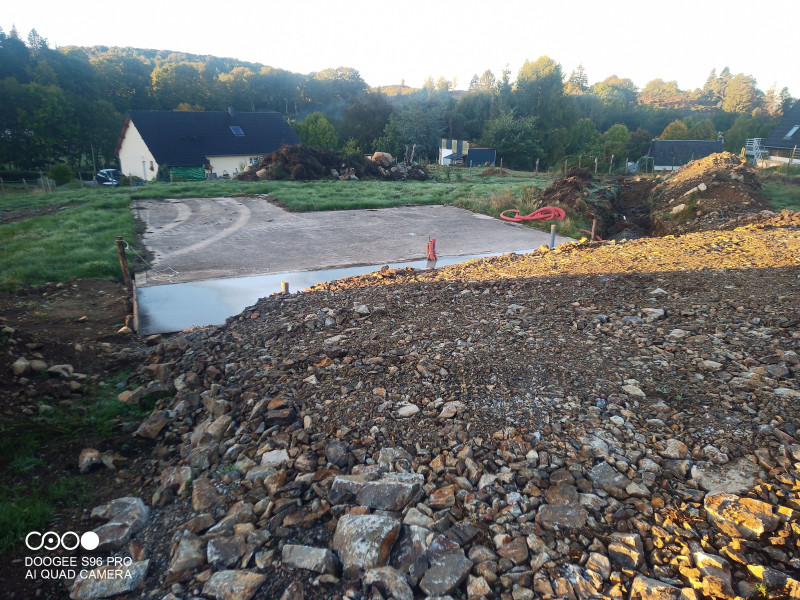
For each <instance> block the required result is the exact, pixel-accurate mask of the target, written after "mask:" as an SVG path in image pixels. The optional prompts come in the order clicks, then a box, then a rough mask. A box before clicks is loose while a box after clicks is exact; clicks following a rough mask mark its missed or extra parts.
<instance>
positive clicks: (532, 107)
mask: <svg viewBox="0 0 800 600" xmlns="http://www.w3.org/2000/svg"><path fill="white" fill-rule="evenodd" d="M513 101H514V109H515V113H516V114H517V115H519V116H522V117H536V118H537V119H538V121H539V126H540V127H541V128H542V129H549V128H552V127H557V126H560V125H561V124H562V121H563V117H564V105H565V102H564V81H563V74H562V72H561V65H559V64H558V63H557V62H556V61H554V60H553V59H552V58H550V57H549V56H541V57H539V58H538V59H536V60H535V61H533V62H531V61H528V60H526V61H525V63H524V64H523V65H522V68H520V70H519V74H518V75H517V81H516V85H515V87H514V92H513Z"/></svg>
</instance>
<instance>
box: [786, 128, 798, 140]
mask: <svg viewBox="0 0 800 600" xmlns="http://www.w3.org/2000/svg"><path fill="white" fill-rule="evenodd" d="M798 129H800V125H795V126H794V127H792V128H791V129H790V130H789V133H787V134H786V135H785V136H783V139H785V140H788V139H789V138H790V137H792V136H793V135H794V134H795V133H797V130H798Z"/></svg>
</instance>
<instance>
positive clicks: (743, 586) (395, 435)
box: [72, 212, 800, 600]
mask: <svg viewBox="0 0 800 600" xmlns="http://www.w3.org/2000/svg"><path fill="white" fill-rule="evenodd" d="M798 257H800V213H790V212H784V213H781V214H779V215H774V214H771V215H762V216H761V217H760V219H759V220H758V222H754V223H752V224H750V225H748V226H745V227H740V228H738V229H736V230H730V231H705V232H698V233H691V234H687V235H682V236H680V237H667V238H665V239H639V240H635V241H629V242H623V243H618V244H615V243H602V244H600V243H592V244H587V243H584V244H571V245H566V246H562V247H560V248H559V249H558V250H556V251H549V250H545V249H542V250H540V251H537V252H534V253H532V254H529V255H526V256H516V255H508V256H502V257H497V258H493V259H487V260H480V261H471V262H469V263H465V264H462V265H456V266H452V267H446V268H442V269H437V270H434V271H409V270H404V271H393V270H391V269H388V268H386V269H383V270H382V271H381V272H379V273H376V274H372V275H368V276H364V277H361V278H352V279H346V280H341V281H339V282H333V283H329V284H324V285H320V286H317V288H315V290H313V291H308V292H306V293H302V294H295V295H287V296H280V295H276V296H272V297H269V298H265V299H263V300H261V301H259V302H258V303H257V304H256V305H254V306H252V307H250V308H248V309H246V310H245V311H244V312H243V313H242V314H241V315H239V316H237V317H234V318H231V319H229V321H228V322H227V323H226V325H224V326H222V327H219V328H210V329H203V330H198V331H194V332H189V333H185V334H183V335H180V336H177V337H174V338H172V339H169V340H167V341H165V342H163V343H161V344H159V345H158V346H156V347H155V349H154V351H153V352H152V354H151V355H150V357H149V359H148V360H147V362H146V363H145V364H144V365H142V366H141V367H140V368H139V369H138V371H137V372H136V374H135V376H134V377H133V378H132V379H131V380H130V381H129V391H131V392H136V389H138V387H141V388H142V389H141V390H140V392H141V393H146V392H147V390H148V389H150V388H157V389H160V390H162V391H163V390H164V388H167V389H168V390H169V394H168V395H167V396H166V397H165V398H163V399H162V400H160V401H159V402H158V404H157V406H156V409H155V410H154V411H153V413H152V414H151V415H150V417H149V418H147V419H146V420H145V421H144V422H142V423H141V424H140V425H139V426H138V428H137V430H136V433H135V435H136V436H137V437H139V438H143V439H146V440H153V443H155V444H156V447H155V450H154V453H153V455H152V456H150V457H148V458H145V459H143V460H141V461H138V462H136V463H135V465H133V466H131V468H130V469H129V477H131V478H133V479H134V480H138V482H139V484H140V486H141V490H142V498H141V499H139V498H125V499H120V500H119V501H117V503H116V504H114V503H112V504H110V505H107V506H104V507H99V508H98V509H95V511H93V513H92V514H93V515H94V516H95V517H97V518H98V519H100V520H98V521H96V522H95V524H94V525H91V526H98V524H99V523H102V522H103V521H104V520H110V521H111V522H116V523H117V525H119V523H120V522H121V523H123V524H125V527H120V526H117V527H111V528H106V529H103V528H102V526H101V527H98V529H97V530H96V531H99V532H100V533H101V534H102V537H101V541H102V544H105V545H104V546H101V550H104V551H105V552H107V553H113V552H116V553H117V554H119V555H126V556H128V555H130V556H134V557H135V563H134V564H135V565H136V566H137V568H138V569H139V570H138V571H137V573H139V580H138V581H137V582H136V585H138V586H139V587H138V588H137V587H133V588H131V590H132V591H129V592H128V596H126V597H129V598H164V599H174V598H198V597H201V595H202V597H211V598H215V597H216V598H225V599H231V600H233V599H248V598H283V599H286V600H288V599H290V598H291V599H298V598H370V599H377V598H397V599H409V600H410V599H412V598H425V597H430V598H434V597H444V598H446V597H450V598H456V597H462V598H476V599H477V598H504V599H505V598H514V599H517V598H571V599H581V600H584V599H589V598H614V599H619V600H628V599H629V598H633V599H641V598H644V599H653V600H655V599H656V598H665V597H669V598H681V597H683V598H703V597H707V598H731V599H732V598H735V597H752V598H757V597H758V598H761V597H766V598H778V597H797V594H798V590H800V550H799V549H798V547H799V546H800V441H799V439H800V433H798V425H799V424H800V422H799V421H798V417H800V409H798V406H800V405H799V404H798V400H800V383H798V375H800V355H799V354H798V345H800V329H799V328H798V325H800V306H799V305H798V295H797V290H798V285H800V263H799V262H798ZM765 290H768V292H765ZM87 526H90V525H88V523H87ZM123 534H124V535H123ZM130 540H132V541H130ZM114 548H116V549H117V550H114ZM80 585H83V584H80ZM75 589H84V590H87V589H89V590H90V585H89V584H86V587H85V588H79V586H76V588H75ZM72 593H73V597H94V596H89V595H86V596H79V595H78V594H76V592H75V591H74V590H73V592H72ZM86 593H87V594H88V593H89V592H86Z"/></svg>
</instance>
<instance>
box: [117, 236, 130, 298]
mask: <svg viewBox="0 0 800 600" xmlns="http://www.w3.org/2000/svg"><path fill="white" fill-rule="evenodd" d="M117 254H119V266H120V267H122V279H123V280H124V281H125V286H126V287H127V288H128V291H129V292H133V282H132V281H131V273H130V271H129V270H128V257H127V256H125V241H124V240H123V239H122V237H121V236H117Z"/></svg>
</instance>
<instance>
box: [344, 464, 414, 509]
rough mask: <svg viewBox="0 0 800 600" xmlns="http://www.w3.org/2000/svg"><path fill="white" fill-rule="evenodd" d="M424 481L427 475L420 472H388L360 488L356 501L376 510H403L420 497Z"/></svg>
mask: <svg viewBox="0 0 800 600" xmlns="http://www.w3.org/2000/svg"><path fill="white" fill-rule="evenodd" d="M424 483H425V477H423V476H422V475H420V474H418V473H386V474H385V475H384V476H383V477H382V478H381V479H379V480H378V481H371V482H369V483H367V484H366V485H364V486H363V487H362V488H361V489H360V490H358V493H357V494H356V502H357V503H358V504H360V505H361V506H366V507H368V508H373V509H376V510H393V511H401V510H403V509H404V508H405V507H406V506H408V505H409V504H411V503H412V502H415V501H417V500H418V499H419V497H420V496H421V495H422V485H423V484H424Z"/></svg>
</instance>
